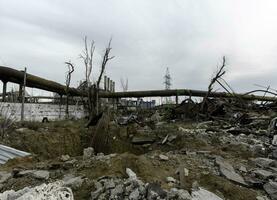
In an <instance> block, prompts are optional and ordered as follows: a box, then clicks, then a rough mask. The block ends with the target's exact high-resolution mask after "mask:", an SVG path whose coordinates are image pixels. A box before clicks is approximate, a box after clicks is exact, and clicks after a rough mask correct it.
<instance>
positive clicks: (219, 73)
mask: <svg viewBox="0 0 277 200" xmlns="http://www.w3.org/2000/svg"><path fill="white" fill-rule="evenodd" d="M225 62H226V59H225V56H223V58H222V65H221V67H220V68H219V70H218V71H217V72H216V74H215V76H214V77H213V78H212V79H211V82H210V84H209V86H208V91H207V94H206V95H205V97H204V98H203V101H202V105H201V112H202V113H204V112H205V105H206V103H207V99H208V97H209V96H210V94H211V92H212V90H213V85H214V84H215V83H216V82H217V80H218V79H220V78H221V77H222V76H223V75H224V74H225V73H226V71H225V69H224V67H225V65H226V63H225Z"/></svg>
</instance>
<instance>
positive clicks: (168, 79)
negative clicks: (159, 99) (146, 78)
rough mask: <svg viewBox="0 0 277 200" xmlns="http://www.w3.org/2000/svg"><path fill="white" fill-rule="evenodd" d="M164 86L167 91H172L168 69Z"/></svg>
mask: <svg viewBox="0 0 277 200" xmlns="http://www.w3.org/2000/svg"><path fill="white" fill-rule="evenodd" d="M164 84H165V89H166V90H170V87H171V76H170V73H169V69H168V67H167V68H166V73H165V76H164Z"/></svg>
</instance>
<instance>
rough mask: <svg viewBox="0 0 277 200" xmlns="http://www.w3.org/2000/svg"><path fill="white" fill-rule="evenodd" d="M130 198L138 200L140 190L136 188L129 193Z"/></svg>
mask: <svg viewBox="0 0 277 200" xmlns="http://www.w3.org/2000/svg"><path fill="white" fill-rule="evenodd" d="M129 199H130V200H138V199H139V190H138V188H136V189H135V190H134V191H132V192H131V194H130V195H129Z"/></svg>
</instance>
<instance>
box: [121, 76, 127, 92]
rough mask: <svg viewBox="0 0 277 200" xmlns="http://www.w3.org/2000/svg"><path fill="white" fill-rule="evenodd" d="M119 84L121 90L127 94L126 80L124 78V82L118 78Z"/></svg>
mask: <svg viewBox="0 0 277 200" xmlns="http://www.w3.org/2000/svg"><path fill="white" fill-rule="evenodd" d="M120 84H121V88H122V90H123V92H127V91H128V78H126V80H124V79H123V78H120Z"/></svg>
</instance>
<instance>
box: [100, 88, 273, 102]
mask: <svg viewBox="0 0 277 200" xmlns="http://www.w3.org/2000/svg"><path fill="white" fill-rule="evenodd" d="M206 95H207V91H202V90H190V89H176V90H148V91H129V92H112V93H109V92H100V93H99V97H101V98H127V97H167V96H193V97H205V96H206ZM209 97H221V98H235V97H238V98H241V99H245V100H258V101H276V100H277V99H276V98H275V97H264V96H257V95H244V94H229V93H225V92H211V93H210V95H209Z"/></svg>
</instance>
